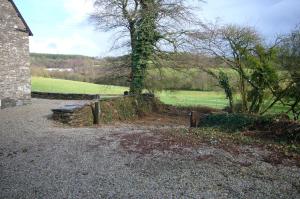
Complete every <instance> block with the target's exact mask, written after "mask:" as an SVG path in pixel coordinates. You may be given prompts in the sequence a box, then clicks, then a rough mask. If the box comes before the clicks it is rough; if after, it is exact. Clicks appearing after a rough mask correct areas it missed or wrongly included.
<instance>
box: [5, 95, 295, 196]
mask: <svg viewBox="0 0 300 199" xmlns="http://www.w3.org/2000/svg"><path fill="white" fill-rule="evenodd" d="M64 103H68V102H66V101H57V100H52V101H51V100H37V99H33V103H32V105H28V106H23V107H16V108H9V109H4V110H0V179H1V180H0V198H1V199H2V198H5V199H6V198H7V199H13V198H59V199H61V198H300V169H299V168H298V167H296V166H286V165H271V164H269V163H266V162H264V161H263V158H262V156H261V155H260V154H261V153H267V152H266V151H259V150H258V149H253V148H246V146H245V151H247V153H244V154H239V155H234V154H231V153H229V152H226V151H224V150H222V149H219V148H215V147H213V146H208V145H205V144H203V145H201V146H199V147H196V148H195V147H194V148H185V149H182V150H183V151H184V153H177V152H174V150H159V149H158V150H155V149H153V150H152V151H151V152H150V153H141V151H139V150H138V146H139V145H138V142H139V139H134V142H133V141H132V142H130V140H129V141H128V140H125V141H126V143H127V145H126V147H122V144H121V143H122V142H124V139H130V136H128V135H131V134H132V135H134V136H135V137H136V135H139V134H140V135H147V136H154V137H155V136H157V135H156V132H157V131H160V130H162V129H167V128H170V127H169V126H167V125H165V126H164V127H162V126H159V125H156V124H155V123H154V124H153V125H151V124H147V125H143V124H141V123H139V124H118V125H115V126H102V127H98V128H79V129H74V128H68V127H63V126H60V125H57V124H55V123H53V122H52V121H51V120H49V119H48V118H49V116H50V114H51V111H50V110H51V108H57V107H58V106H60V105H62V104H64ZM181 127H182V126H180V125H178V126H177V127H176V128H181ZM157 140H159V139H156V140H155V139H154V141H156V142H157ZM154 141H153V142H154ZM128 143H131V144H130V146H128ZM176 147H178V146H176V143H175V144H174V147H173V148H176ZM129 149H130V150H129ZM175 151H178V150H175Z"/></svg>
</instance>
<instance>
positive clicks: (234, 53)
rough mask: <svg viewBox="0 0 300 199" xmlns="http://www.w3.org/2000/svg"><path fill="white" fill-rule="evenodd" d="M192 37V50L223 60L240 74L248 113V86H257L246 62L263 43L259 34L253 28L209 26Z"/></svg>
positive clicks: (240, 84)
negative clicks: (250, 75) (252, 79)
mask: <svg viewBox="0 0 300 199" xmlns="http://www.w3.org/2000/svg"><path fill="white" fill-rule="evenodd" d="M190 37H191V41H190V42H191V43H192V48H194V49H195V50H196V51H200V52H205V53H207V54H209V55H211V56H214V57H217V58H219V59H221V60H223V62H225V63H226V64H227V65H228V66H229V67H230V68H232V69H233V70H235V71H236V72H237V73H238V75H239V91H240V93H241V98H242V109H243V111H247V109H248V105H247V90H246V84H247V83H248V84H250V85H251V86H255V85H254V84H253V82H251V81H250V77H249V76H248V74H247V71H246V66H245V60H246V59H247V56H249V52H250V51H251V50H252V49H254V48H255V46H257V45H258V44H259V43H260V41H261V39H260V37H259V35H258V33H257V32H256V31H255V30H254V29H252V28H251V27H242V26H237V25H225V26H218V25H207V26H205V27H204V28H203V29H201V30H200V31H196V32H194V33H192V34H190Z"/></svg>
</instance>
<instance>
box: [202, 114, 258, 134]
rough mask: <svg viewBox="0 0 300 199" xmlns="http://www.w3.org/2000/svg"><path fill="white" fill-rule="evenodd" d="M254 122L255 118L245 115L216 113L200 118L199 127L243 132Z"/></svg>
mask: <svg viewBox="0 0 300 199" xmlns="http://www.w3.org/2000/svg"><path fill="white" fill-rule="evenodd" d="M255 121H256V117H255V116H252V115H245V114H238V113H234V114H228V113H218V114H209V115H207V116H206V117H204V118H202V120H201V121H200V123H199V125H200V126H204V127H217V128H220V129H222V130H224V131H237V130H244V129H245V128H247V127H249V126H251V125H253V124H254V122H255Z"/></svg>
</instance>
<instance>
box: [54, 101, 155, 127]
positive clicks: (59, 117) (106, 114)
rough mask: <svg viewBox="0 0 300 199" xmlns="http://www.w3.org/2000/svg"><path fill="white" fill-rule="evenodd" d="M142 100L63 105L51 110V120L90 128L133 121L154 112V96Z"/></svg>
mask: <svg viewBox="0 0 300 199" xmlns="http://www.w3.org/2000/svg"><path fill="white" fill-rule="evenodd" d="M142 98H143V99H141V100H137V99H136V97H135V96H123V97H114V98H106V99H101V100H99V101H97V100H93V101H90V102H88V103H84V102H82V104H80V103H77V104H70V105H65V106H63V107H60V108H57V109H52V112H53V116H52V118H53V119H54V120H56V121H59V122H61V123H63V124H68V125H71V126H75V127H80V126H92V125H93V124H95V123H99V122H100V123H102V124H107V123H111V122H114V121H125V120H133V119H136V118H137V117H139V116H143V115H144V114H146V113H149V112H153V111H155V110H156V100H155V98H154V96H149V95H143V96H142ZM99 103H100V107H99V106H97V109H99V111H97V109H96V104H99ZM97 114H98V115H97Z"/></svg>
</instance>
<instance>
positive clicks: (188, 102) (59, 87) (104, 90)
mask: <svg viewBox="0 0 300 199" xmlns="http://www.w3.org/2000/svg"><path fill="white" fill-rule="evenodd" d="M31 81H32V91H40V92H57V93H79V94H105V95H107V94H120V95H121V94H123V93H124V91H126V90H128V88H127V87H121V86H107V85H98V84H92V83H86V82H77V81H70V80H61V79H50V78H43V77H32V79H31ZM157 96H159V98H160V100H161V101H162V102H163V103H165V104H171V105H176V106H208V107H212V108H224V107H225V106H227V105H228V100H227V99H226V98H225V95H224V93H223V92H204V91H162V92H159V93H157ZM284 110H286V109H285V107H282V106H279V105H278V106H274V108H273V109H272V110H271V112H272V113H279V112H282V111H284Z"/></svg>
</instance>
